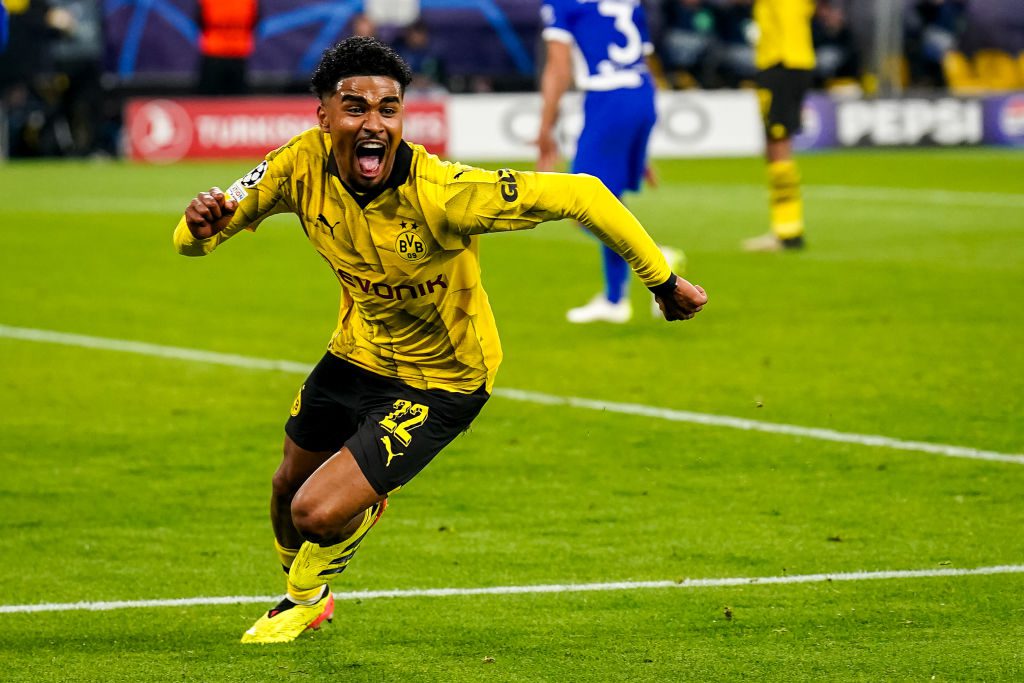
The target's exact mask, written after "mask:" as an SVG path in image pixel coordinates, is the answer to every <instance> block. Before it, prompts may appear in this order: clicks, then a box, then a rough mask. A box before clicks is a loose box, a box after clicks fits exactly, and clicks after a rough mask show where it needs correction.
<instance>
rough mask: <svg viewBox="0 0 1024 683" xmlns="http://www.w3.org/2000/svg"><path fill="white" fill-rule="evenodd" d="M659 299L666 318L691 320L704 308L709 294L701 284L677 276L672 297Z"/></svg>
mask: <svg viewBox="0 0 1024 683" xmlns="http://www.w3.org/2000/svg"><path fill="white" fill-rule="evenodd" d="M657 300H658V306H659V307H661V312H662V314H663V315H664V316H665V320H689V319H690V318H692V317H693V316H695V315H697V314H698V313H700V311H701V309H702V308H704V304H706V303H707V302H708V295H707V292H705V291H704V288H703V287H701V286H700V285H695V284H691V283H690V282H687V281H686V280H684V279H683V278H681V277H678V276H677V277H676V288H675V289H674V290H673V291H672V296H671V298H668V297H666V298H662V297H660V296H659V297H657Z"/></svg>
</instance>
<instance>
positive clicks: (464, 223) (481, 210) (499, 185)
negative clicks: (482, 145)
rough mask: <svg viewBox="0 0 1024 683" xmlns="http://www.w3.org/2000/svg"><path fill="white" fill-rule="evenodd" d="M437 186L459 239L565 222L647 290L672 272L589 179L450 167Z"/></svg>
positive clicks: (619, 206)
mask: <svg viewBox="0 0 1024 683" xmlns="http://www.w3.org/2000/svg"><path fill="white" fill-rule="evenodd" d="M447 173H448V178H447V179H446V182H445V183H444V185H443V192H444V208H445V214H446V216H447V219H448V227H449V229H450V230H451V231H452V232H455V233H458V234H462V235H478V234H482V233H489V232H504V231H509V230H524V229H529V228H533V227H534V226H536V225H537V224H538V223H543V222H545V221H553V220H560V219H563V218H571V219H573V220H575V221H577V222H578V223H580V224H581V225H583V226H584V227H585V228H586V229H587V230H589V231H590V232H591V233H593V234H594V235H595V236H596V237H597V238H598V239H600V240H601V241H602V242H604V243H605V244H607V245H608V246H609V247H610V248H611V249H613V250H614V251H616V252H617V253H618V254H620V255H621V256H622V258H624V259H625V260H626V262H627V263H629V265H630V266H631V267H632V268H633V270H634V271H635V272H636V274H637V276H638V277H639V278H640V279H641V280H642V281H643V283H644V284H645V285H646V286H648V287H655V286H657V285H661V284H663V283H665V282H666V281H667V280H668V279H669V277H670V276H671V274H672V271H671V269H670V267H669V265H668V262H667V261H666V260H665V257H664V255H662V253H661V250H660V249H659V248H658V245H657V244H655V243H654V240H653V239H651V237H650V235H648V234H647V232H646V231H645V230H644V228H643V226H642V225H640V222H639V221H638V220H637V219H636V218H635V217H634V216H633V214H632V213H630V212H629V210H628V209H627V208H626V207H625V206H623V205H622V202H620V201H619V200H618V198H617V197H616V196H615V195H614V194H612V193H611V191H610V190H608V188H606V187H605V186H604V183H602V182H601V181H600V180H598V179H597V178H595V177H594V176H590V175H585V174H568V173H532V172H528V171H512V170H509V169H501V170H499V171H485V170H481V169H477V168H471V167H467V166H461V165H458V164H452V165H450V166H449V167H448V168H447Z"/></svg>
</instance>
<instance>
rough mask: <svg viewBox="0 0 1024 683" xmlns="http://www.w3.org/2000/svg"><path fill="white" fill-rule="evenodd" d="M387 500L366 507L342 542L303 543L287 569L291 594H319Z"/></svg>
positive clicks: (304, 597) (297, 596) (301, 598)
mask: <svg viewBox="0 0 1024 683" xmlns="http://www.w3.org/2000/svg"><path fill="white" fill-rule="evenodd" d="M385 504H386V499H385V500H382V501H381V502H379V503H376V504H374V505H371V506H370V507H369V508H367V509H366V511H364V512H363V518H362V520H361V521H360V523H359V527H358V528H357V529H356V530H355V532H353V533H352V535H351V536H349V537H348V538H346V539H345V540H344V541H342V542H340V543H336V544H334V545H327V546H321V545H317V544H316V543H310V542H309V541H306V542H305V543H303V544H302V547H301V548H299V552H298V553H297V554H296V555H295V559H294V561H293V562H292V565H291V569H289V570H288V597H289V598H291V599H292V600H294V601H295V602H300V601H309V600H311V599H314V598H316V597H319V595H320V591H321V590H322V589H323V586H324V584H326V583H329V582H330V580H331V579H333V578H334V577H335V576H337V575H338V574H340V573H342V572H343V571H345V568H346V567H347V566H348V563H349V561H350V560H351V559H352V557H353V556H354V555H355V554H356V550H358V548H359V542H360V541H362V540H363V537H365V536H366V534H367V533H368V532H369V531H370V528H371V527H372V526H373V525H374V523H375V522H376V521H377V518H378V517H379V514H378V513H380V512H381V511H382V509H381V508H382V507H383V506H384V505H385Z"/></svg>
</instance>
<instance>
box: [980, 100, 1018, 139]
mask: <svg viewBox="0 0 1024 683" xmlns="http://www.w3.org/2000/svg"><path fill="white" fill-rule="evenodd" d="M984 107H985V143H986V144H989V145H1008V146H1013V147H1024V93H1013V94H1011V95H1002V96H998V97H987V98H985V104H984Z"/></svg>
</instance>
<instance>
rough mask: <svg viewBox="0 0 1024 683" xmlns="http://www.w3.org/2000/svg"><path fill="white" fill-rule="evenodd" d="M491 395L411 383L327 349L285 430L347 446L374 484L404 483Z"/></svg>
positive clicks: (381, 487)
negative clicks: (356, 363) (368, 367)
mask: <svg viewBox="0 0 1024 683" xmlns="http://www.w3.org/2000/svg"><path fill="white" fill-rule="evenodd" d="M488 398H490V394H488V393H487V391H486V390H485V389H484V387H483V386H481V387H480V388H479V389H478V390H477V391H476V392H474V393H472V394H459V393H455V392H452V391H444V390H442V389H414V388H412V387H410V386H409V385H407V384H404V383H403V382H400V381H399V380H397V379H392V378H390V377H383V376H381V375H378V374H375V373H372V372H369V371H368V370H364V369H362V368H360V367H358V366H356V365H353V364H351V363H349V362H348V361H346V360H343V359H341V358H338V357H337V356H335V355H333V354H331V353H327V354H325V355H324V357H323V358H322V359H320V362H319V363H317V365H316V367H315V368H313V372H311V373H310V375H309V377H307V378H306V383H305V384H303V385H302V389H301V390H300V391H299V395H298V396H297V397H296V398H295V403H293V404H292V410H291V417H289V418H288V422H287V423H286V424H285V428H284V429H285V432H286V433H287V434H288V436H290V437H291V439H292V441H294V442H295V443H296V444H297V445H298V446H299V447H300V448H304V449H306V450H308V451H316V452H323V451H329V452H334V451H337V450H339V449H340V448H341V447H342V446H347V447H348V449H349V450H350V451H352V454H353V455H354V456H355V459H356V462H357V463H359V467H360V469H362V471H363V474H364V475H365V476H366V479H367V480H368V481H369V482H370V484H371V485H372V486H373V488H374V490H376V491H377V493H379V494H381V495H387V494H388V493H391V492H393V491H394V490H396V489H398V488H400V487H401V486H403V485H404V484H406V483H407V482H408V481H409V480H410V479H412V478H413V477H414V476H416V474H417V473H419V471H420V470H422V469H423V468H424V467H426V466H427V463H429V462H430V461H431V460H433V459H434V456H435V455H437V454H438V453H440V452H441V449H442V448H444V447H445V446H447V445H448V444H449V443H451V441H452V440H453V439H454V438H455V437H456V436H458V435H459V434H461V433H462V432H464V431H466V429H468V428H469V425H470V423H471V422H472V421H473V419H474V418H476V416H477V415H478V414H479V413H480V409H481V408H483V407H484V403H486V402H487V399H488Z"/></svg>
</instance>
